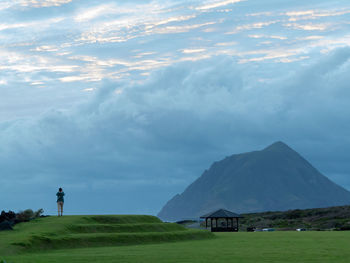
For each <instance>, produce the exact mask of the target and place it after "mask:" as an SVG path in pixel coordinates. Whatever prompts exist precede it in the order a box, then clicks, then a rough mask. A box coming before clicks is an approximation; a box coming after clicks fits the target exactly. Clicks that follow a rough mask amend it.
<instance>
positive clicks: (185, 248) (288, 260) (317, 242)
mask: <svg viewBox="0 0 350 263" xmlns="http://www.w3.org/2000/svg"><path fill="white" fill-rule="evenodd" d="M215 235H216V238H213V239H204V240H198V241H185V242H173V243H169V242H166V243H159V244H149V245H135V246H115V247H93V248H84V249H64V250H50V251H45V252H43V253H38V252H35V253H30V254H21V255H18V256H10V257H7V258H6V259H7V262H11V263H18V262H24V263H44V262H45V263H61V262H69V263H83V262H84V263H86V262H94V263H96V262H99V263H102V262H103V263H105V262H109V263H114V262H124V263H131V262H135V263H136V262H137V263H148V262H152V263H174V262H181V263H185V262H186V263H195V262H201V263H221V262H237V263H256V262H258V263H267V262H269V263H282V262H283V263H295V262H301V263H311V262H312V263H331V262H332V263H333V262H336V263H348V262H349V261H350V250H349V246H350V232H345V231H344V232H338V231H322V232H316V231H310V232H296V231H294V232H290V231H289V232H255V233H247V232H239V233H216V234H215Z"/></svg>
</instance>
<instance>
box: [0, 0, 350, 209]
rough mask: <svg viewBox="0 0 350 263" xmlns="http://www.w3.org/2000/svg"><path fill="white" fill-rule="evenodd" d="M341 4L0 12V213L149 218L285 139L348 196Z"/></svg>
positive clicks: (168, 3)
mask: <svg viewBox="0 0 350 263" xmlns="http://www.w3.org/2000/svg"><path fill="white" fill-rule="evenodd" d="M349 21H350V2H349V1H347V0H338V1H325V0H318V1H314V0H310V1H301V0H295V1H280V0H205V1H203V0H201V1H196V0H186V1H184V0H165V1H164V0H163V1H159V0H154V1H146V0H138V1H135V0H132V1H125V0H123V1H121V0H120V1H118V0H115V1H111V0H106V1H97V0H2V1H0V193H1V195H0V196H1V198H0V210H9V209H11V210H14V211H19V210H24V209H27V208H32V209H39V208H43V209H44V210H45V213H46V214H54V213H56V203H55V202H56V196H55V193H56V191H57V189H58V187H62V188H63V189H64V191H65V192H66V203H65V211H66V213H68V214H116V213H122V214H157V213H158V212H159V211H160V209H161V208H162V206H163V205H164V204H165V203H166V202H167V201H168V200H169V199H170V198H172V197H173V196H174V195H175V194H177V193H181V192H182V191H183V190H184V189H185V188H186V187H187V186H188V185H189V184H190V183H192V182H193V181H194V180H195V179H196V178H198V177H199V176H200V175H201V174H202V173H203V171H204V170H205V169H208V168H209V167H210V165H211V164H212V163H213V162H214V161H218V160H221V159H223V158H224V157H226V156H229V155H232V154H236V153H242V152H248V151H252V150H260V149H263V148H264V147H266V146H268V145H270V144H272V143H273V142H275V141H283V142H285V143H286V144H288V145H289V146H290V147H292V148H293V149H295V150H296V151H297V152H299V153H300V154H301V155H302V156H304V157H305V158H306V159H307V160H308V161H310V162H311V163H312V164H313V165H314V166H315V167H316V168H318V169H319V170H320V171H321V172H322V173H323V174H324V175H326V176H327V177H328V178H330V179H331V180H333V181H335V182H336V183H338V184H339V185H341V186H343V187H344V188H346V189H348V190H350V154H349V152H350V138H349V134H350V121H349V116H350V106H349V105H350V86H349V83H350V74H349V72H350V22H349Z"/></svg>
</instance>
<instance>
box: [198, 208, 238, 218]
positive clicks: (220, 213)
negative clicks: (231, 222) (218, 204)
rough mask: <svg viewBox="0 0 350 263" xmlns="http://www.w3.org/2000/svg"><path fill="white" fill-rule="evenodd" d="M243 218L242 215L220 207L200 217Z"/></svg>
mask: <svg viewBox="0 0 350 263" xmlns="http://www.w3.org/2000/svg"><path fill="white" fill-rule="evenodd" d="M208 217H212V218H241V217H242V216H241V215H239V214H236V213H233V212H231V211H228V210H225V209H219V210H216V211H215V212H211V213H208V214H206V215H203V216H201V217H200V218H208Z"/></svg>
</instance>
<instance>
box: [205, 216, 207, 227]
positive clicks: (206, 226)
mask: <svg viewBox="0 0 350 263" xmlns="http://www.w3.org/2000/svg"><path fill="white" fill-rule="evenodd" d="M207 227H208V218H206V219H205V228H207Z"/></svg>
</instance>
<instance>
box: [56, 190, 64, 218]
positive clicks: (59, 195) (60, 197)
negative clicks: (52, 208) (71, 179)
mask: <svg viewBox="0 0 350 263" xmlns="http://www.w3.org/2000/svg"><path fill="white" fill-rule="evenodd" d="M56 196H57V208H58V216H62V214H63V204H64V198H63V196H64V192H63V190H62V188H59V189H58V192H57V194H56ZM60 212H61V215H60Z"/></svg>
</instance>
